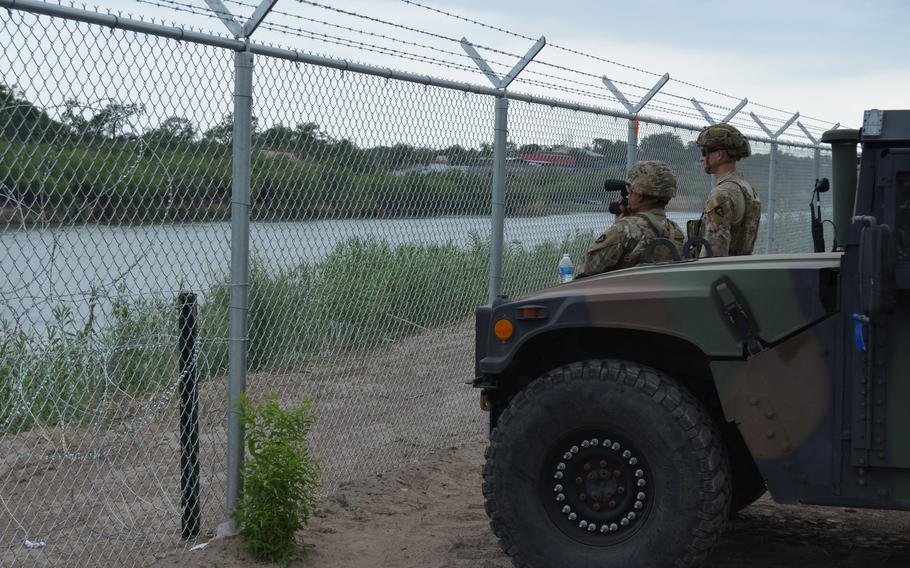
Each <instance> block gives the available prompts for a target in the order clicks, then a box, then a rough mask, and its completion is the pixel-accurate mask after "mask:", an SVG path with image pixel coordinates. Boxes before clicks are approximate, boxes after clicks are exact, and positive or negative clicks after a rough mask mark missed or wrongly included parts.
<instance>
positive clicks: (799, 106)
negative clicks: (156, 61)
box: [84, 0, 910, 136]
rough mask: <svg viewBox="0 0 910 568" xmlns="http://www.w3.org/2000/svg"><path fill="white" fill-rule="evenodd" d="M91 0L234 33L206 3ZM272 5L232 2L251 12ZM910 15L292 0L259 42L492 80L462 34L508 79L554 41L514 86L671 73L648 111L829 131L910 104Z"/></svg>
mask: <svg viewBox="0 0 910 568" xmlns="http://www.w3.org/2000/svg"><path fill="white" fill-rule="evenodd" d="M84 1H85V2H86V3H87V4H88V5H89V6H98V7H100V8H102V9H116V10H127V11H129V12H130V13H131V14H136V15H143V16H152V17H156V18H160V19H163V20H165V21H177V22H180V24H181V25H193V26H195V27H199V28H201V29H203V30H212V31H217V32H221V33H224V29H225V28H224V26H222V25H221V23H220V22H219V21H218V20H216V19H214V18H213V17H212V15H211V13H208V12H209V11H208V8H207V7H206V4H205V0H84ZM259 2H260V0H224V3H225V5H226V6H227V7H228V9H230V10H231V11H232V12H233V13H234V14H236V15H237V16H238V19H240V20H243V19H245V17H246V16H247V15H248V14H250V13H251V12H252V10H253V8H254V7H255V5H258V4H259ZM908 24H910V1H906V0H875V1H866V2H859V1H857V0H798V1H792V0H791V1H789V2H785V1H782V0H764V1H762V2H738V3H737V2H729V1H718V0H686V1H671V0H639V1H638V2H616V1H613V0H574V1H571V2H554V1H552V0H550V1H542V0H498V1H496V2H491V1H490V0H321V1H315V0H312V1H311V0H306V1H303V2H301V1H299V0H278V2H277V4H276V6H275V9H274V11H273V13H272V14H270V16H269V17H268V18H267V19H266V23H265V24H264V25H263V27H261V28H260V29H259V30H258V31H257V32H256V34H255V35H254V40H256V41H260V42H270V43H275V44H279V45H282V46H288V47H292V48H294V49H299V50H305V51H309V52H313V53H318V54H324V55H328V56H331V57H340V58H347V59H351V60H355V61H359V62H365V63H369V64H374V65H381V66H387V67H393V68H396V69H401V70H405V71H411V72H416V73H426V74H431V75H434V76H439V77H445V78H450V79H456V80H459V81H467V82H472V83H476V84H488V82H487V80H486V78H485V77H484V75H483V74H482V73H480V72H479V71H478V70H477V69H476V68H475V67H474V65H473V63H472V62H471V60H470V59H468V58H467V57H466V56H465V54H464V52H463V51H462V49H461V47H460V46H459V44H458V43H457V39H459V38H461V37H466V38H468V39H469V40H470V41H471V42H473V43H474V44H476V45H478V46H481V47H480V49H479V51H480V52H481V54H482V55H483V56H484V57H486V58H488V59H489V60H490V61H491V62H493V63H494V64H498V65H494V69H495V70H497V71H498V72H499V73H500V74H504V73H505V71H506V70H507V69H508V67H509V66H511V65H512V64H513V63H514V61H516V60H517V58H518V56H520V55H522V54H524V53H525V52H526V50H527V49H529V48H530V46H531V45H532V43H533V41H531V40H532V39H534V38H537V37H539V36H546V39H547V43H548V45H547V47H545V48H544V50H543V51H542V52H541V53H540V54H539V55H538V57H537V59H536V60H535V63H533V64H532V65H530V66H529V67H528V68H527V70H526V72H525V73H523V74H522V75H521V77H520V79H519V80H518V81H516V82H515V83H514V84H513V86H512V87H511V88H512V89H514V90H516V91H527V92H534V93H535V94H537V93H540V94H547V95H550V96H552V97H554V98H561V99H572V100H582V101H584V102H588V103H590V104H594V105H597V106H607V107H611V108H616V109H618V110H622V106H621V105H620V104H619V103H618V102H617V101H616V100H615V99H614V98H613V97H612V95H611V94H610V93H609V91H607V89H606V88H605V87H604V86H603V84H602V83H601V82H600V80H599V78H600V77H601V76H608V77H609V78H610V79H611V80H613V81H614V82H616V83H617V84H618V85H619V86H620V89H621V90H622V91H623V92H624V93H626V95H627V96H628V98H629V99H631V100H632V101H633V102H635V101H637V100H638V99H639V98H640V97H641V96H642V95H643V94H644V93H645V92H646V91H647V90H648V89H650V87H651V86H652V85H653V84H654V83H655V82H656V81H657V80H658V78H659V76H660V75H662V74H663V73H669V74H670V76H671V81H670V82H669V83H668V84H667V85H666V86H665V87H664V88H663V89H662V90H661V93H660V95H658V97H655V99H654V102H653V103H652V105H649V107H647V108H646V109H645V110H643V111H642V114H643V115H647V114H648V112H649V111H650V112H651V113H652V115H657V116H660V115H664V116H668V115H669V116H674V115H675V116H676V117H677V118H678V119H679V120H681V121H684V122H687V123H693V122H704V121H703V119H701V118H700V115H699V114H698V113H697V111H695V110H694V108H693V107H692V105H691V103H690V102H689V99H690V98H692V97H694V98H696V99H698V100H699V101H702V102H704V103H705V104H706V108H707V109H708V110H709V112H711V113H712V114H713V115H715V116H717V117H718V118H720V117H722V116H723V115H724V114H725V113H726V111H727V110H729V109H731V108H732V107H734V106H735V105H736V104H737V102H738V101H739V100H740V99H742V98H748V99H749V101H750V103H749V105H747V107H746V108H745V109H744V111H743V113H742V114H741V115H740V117H739V119H740V120H741V121H748V122H750V123H751V119H750V118H749V116H748V112H749V111H753V112H756V114H758V115H760V116H761V117H764V118H765V122H766V123H767V125H768V126H770V127H771V129H772V130H776V128H777V127H778V126H780V125H782V124H783V123H784V122H785V121H786V120H787V118H789V116H791V115H792V114H793V113H794V112H797V111H798V112H800V113H801V118H800V121H801V122H803V123H804V124H805V125H807V126H809V127H810V130H811V131H812V132H814V133H815V134H816V135H818V134H820V132H822V131H823V130H825V129H826V128H828V127H830V126H831V125H832V124H833V123H836V122H839V123H841V124H844V125H848V126H852V127H858V126H859V125H860V123H861V120H862V112H863V110H865V109H868V108H899V107H906V106H907V105H908V102H910V101H908V99H910V97H908V95H907V94H906V93H908V92H910V73H908V71H907V69H906V66H907V61H908V50H910V47H908V43H907V41H906V37H905V36H904V34H906V33H907V30H908V29H910V25H908ZM452 40H456V41H452ZM497 51H499V52H502V53H497ZM792 131H794V132H791V131H788V134H793V135H796V136H801V134H800V133H799V131H798V129H797V127H796V126H795V125H794V126H793V128H792Z"/></svg>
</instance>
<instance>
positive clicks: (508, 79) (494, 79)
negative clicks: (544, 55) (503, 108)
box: [461, 36, 547, 90]
mask: <svg viewBox="0 0 910 568" xmlns="http://www.w3.org/2000/svg"><path fill="white" fill-rule="evenodd" d="M545 45H547V38H546V37H544V36H540V39H538V40H537V42H536V43H535V44H534V45H533V46H531V49H529V50H528V52H527V53H526V54H525V56H524V57H522V58H521V59H519V60H518V63H516V64H515V66H514V67H512V70H511V71H509V72H508V74H506V76H505V77H502V78H500V77H499V76H498V75H497V74H496V72H495V71H493V69H491V68H490V66H489V65H488V64H487V62H486V60H485V59H484V58H483V57H482V56H481V55H480V54H479V53H478V52H477V50H476V49H474V45H473V44H472V43H471V42H470V41H468V38H465V37H463V38H461V48H462V49H463V50H465V53H467V54H468V55H469V56H470V57H471V59H473V60H474V64H475V65H477V67H479V68H480V70H481V71H483V74H484V75H486V76H487V79H489V80H490V83H492V84H493V86H494V87H495V88H497V89H500V90H505V89H506V88H507V87H508V86H509V84H510V83H512V81H514V80H515V78H516V77H518V74H519V73H521V72H522V71H524V68H525V67H527V66H528V64H529V63H531V61H533V60H534V58H535V57H537V54H538V53H540V50H541V49H543V48H544V46H545Z"/></svg>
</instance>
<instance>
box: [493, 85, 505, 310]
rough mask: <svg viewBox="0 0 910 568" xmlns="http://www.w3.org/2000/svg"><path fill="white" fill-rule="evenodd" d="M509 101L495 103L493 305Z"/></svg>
mask: <svg viewBox="0 0 910 568" xmlns="http://www.w3.org/2000/svg"><path fill="white" fill-rule="evenodd" d="M508 120H509V99H508V98H507V97H506V94H505V93H503V94H502V96H501V97H498V98H497V99H496V123H495V126H494V130H495V133H494V137H493V211H492V215H493V225H492V230H493V234H492V250H491V251H490V303H491V304H492V303H493V300H495V299H496V297H497V296H499V295H500V294H501V293H502V248H503V241H504V240H505V217H506V144H507V140H508V132H509V126H508Z"/></svg>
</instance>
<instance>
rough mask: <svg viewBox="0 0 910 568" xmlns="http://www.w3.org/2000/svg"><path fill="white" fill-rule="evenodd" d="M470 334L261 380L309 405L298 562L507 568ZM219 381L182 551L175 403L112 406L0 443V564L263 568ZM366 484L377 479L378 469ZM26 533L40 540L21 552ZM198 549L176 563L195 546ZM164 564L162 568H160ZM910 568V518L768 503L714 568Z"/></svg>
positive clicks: (745, 517)
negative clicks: (239, 493) (197, 526)
mask: <svg viewBox="0 0 910 568" xmlns="http://www.w3.org/2000/svg"><path fill="white" fill-rule="evenodd" d="M472 354H473V330H472V326H471V322H463V323H460V324H457V325H452V326H447V327H443V328H437V329H433V330H429V331H427V332H426V333H423V334H420V335H417V336H415V337H412V338H409V339H408V340H405V341H399V342H395V343H393V344H390V345H388V346H386V347H384V348H380V349H376V350H374V351H372V352H370V353H366V354H359V355H356V356H349V357H338V358H334V359H332V360H327V361H325V362H324V363H323V364H320V365H317V366H313V367H310V368H308V369H305V370H302V371H294V372H288V373H283V374H282V373H269V374H256V375H252V376H251V377H250V380H249V383H248V386H249V389H250V391H251V393H254V394H256V393H259V394H262V393H266V392H270V391H279V392H281V393H282V400H284V401H285V402H286V403H288V404H294V403H295V402H297V401H300V400H303V399H310V400H313V401H315V411H316V413H317V416H318V417H319V421H318V422H317V424H316V427H315V428H314V430H313V431H312V432H311V438H310V439H311V445H312V447H313V449H314V452H315V453H317V454H318V455H319V456H320V459H321V461H322V464H323V467H324V481H325V488H324V492H323V500H322V502H321V504H320V508H319V510H318V512H317V514H316V515H315V516H314V517H313V518H312V519H311V524H310V527H309V528H308V529H307V530H306V531H303V532H302V533H300V535H299V537H300V538H299V541H300V544H301V550H302V551H303V550H306V551H307V554H306V556H305V558H304V559H303V560H301V561H298V562H297V563H296V564H295V565H296V566H298V567H299V566H320V567H328V568H342V567H343V568H383V567H418V566H419V567H427V568H432V567H464V568H467V567H472V568H474V567H480V568H483V567H502V566H509V565H511V563H510V561H509V559H508V558H507V557H506V556H505V555H504V554H503V553H502V552H501V550H500V548H499V545H498V543H497V541H496V539H495V537H494V536H493V534H492V532H491V530H490V528H489V524H488V520H487V516H486V513H485V512H484V509H483V498H482V495H481V489H480V488H481V478H480V468H481V465H482V463H483V452H484V448H485V444H486V441H485V439H484V437H483V424H484V421H485V417H484V415H483V413H481V412H480V410H479V408H478V403H477V393H476V392H475V391H473V389H471V388H470V387H469V386H467V385H466V384H465V381H466V380H468V379H470V378H471V373H472V370H473V359H472ZM225 390H226V389H225V385H224V383H223V382H220V381H213V382H209V383H206V384H204V385H201V387H200V393H199V398H200V439H201V443H202V455H201V462H202V472H201V473H202V490H203V493H202V527H203V528H202V534H201V535H200V538H199V539H197V540H195V541H190V542H186V541H182V540H180V538H179V520H180V505H179V460H178V456H179V443H178V433H177V430H176V424H177V423H178V421H177V414H176V404H174V401H173V400H164V399H162V401H163V402H166V403H167V404H166V405H163V406H161V408H157V406H159V405H157V404H154V403H155V402H156V401H154V400H153V401H147V402H144V403H143V405H152V404H154V406H155V407H156V408H155V411H154V412H151V411H144V410H143V408H142V406H143V405H139V403H138V402H137V403H136V405H135V406H119V407H116V408H117V410H118V412H119V413H120V414H118V416H123V418H119V419H118V422H117V424H118V426H117V427H116V428H114V429H111V430H92V429H81V428H76V427H74V426H72V425H70V426H67V427H55V428H50V429H36V430H34V431H32V432H29V433H25V434H19V435H15V436H5V437H0V566H19V565H25V566H64V565H92V566H103V565H110V566H122V565H130V566H133V565H140V566H155V567H157V568H162V567H176V566H196V567H202V566H224V567H227V568H232V567H239V566H261V565H259V564H256V563H255V562H253V561H252V560H251V559H250V558H249V557H248V556H246V555H245V553H244V552H243V551H242V550H241V547H240V545H239V543H238V541H237V539H227V540H221V541H211V536H212V534H214V530H215V527H216V526H217V524H218V523H219V522H220V521H221V519H222V518H223V513H224V506H223V502H224V501H223V498H224V481H225V475H226V474H225V465H224V463H225V450H226V447H225V426H224V424H225V407H226V401H225V394H224V393H225ZM376 472H383V473H381V474H377V473H376ZM25 538H28V539H30V540H31V541H42V542H46V543H47V545H46V546H44V547H42V548H39V549H34V550H30V549H28V548H26V547H25V546H24V545H23V540H24V539H25ZM207 542H208V545H207V546H206V547H205V548H204V549H202V550H196V551H186V549H187V548H189V547H190V546H192V545H194V544H197V543H200V544H201V543H207ZM162 557H165V558H164V559H163V560H162V559H161V558H162ZM787 564H789V565H792V566H794V567H808V568H821V567H826V568H828V567H835V568H838V567H865V566H869V567H872V566H874V567H876V568H897V567H901V568H906V567H908V566H910V513H903V512H882V511H856V510H849V509H826V508H814V507H801V508H797V507H783V506H779V505H775V504H773V503H771V502H770V501H767V500H764V501H760V502H759V503H757V504H755V505H754V506H753V507H750V508H749V509H747V510H746V511H744V512H743V513H742V514H740V515H739V516H738V517H737V518H736V519H735V520H734V521H733V522H732V524H731V525H730V527H729V530H728V531H727V533H726V536H725V537H724V539H723V541H722V542H721V544H720V546H719V547H718V548H717V551H716V553H715V555H714V557H713V558H712V561H711V564H710V565H709V566H711V567H721V566H724V567H743V568H757V567H769V566H784V565H787Z"/></svg>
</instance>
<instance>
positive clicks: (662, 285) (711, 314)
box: [514, 253, 842, 357]
mask: <svg viewBox="0 0 910 568" xmlns="http://www.w3.org/2000/svg"><path fill="white" fill-rule="evenodd" d="M841 256H842V253H806V254H780V255H761V256H741V257H724V258H707V259H698V260H693V261H685V262H674V263H666V264H655V265H645V266H639V267H635V268H629V269H624V270H618V271H615V272H610V273H606V274H602V275H597V276H593V277H588V278H583V279H580V280H577V281H574V282H571V283H568V284H563V285H560V286H556V287H554V288H549V289H546V290H542V291H540V292H537V293H535V294H531V295H528V296H524V297H522V298H519V299H517V300H515V301H514V303H516V304H543V305H548V306H551V312H552V313H553V314H554V318H553V320H552V321H551V322H550V323H551V325H554V326H558V327H574V326H594V327H610V328H628V329H636V330H643V331H652V332H658V333H664V334H669V335H673V336H676V337H679V338H682V339H685V340H687V341H689V342H691V343H693V344H695V345H697V346H698V347H699V348H701V349H702V351H703V352H705V353H706V354H708V355H711V356H715V357H737V356H741V355H742V342H741V341H740V340H739V339H738V338H737V334H736V333H735V330H734V329H733V328H732V326H731V325H730V323H729V321H728V319H727V317H726V316H725V314H724V312H723V309H722V308H721V306H720V302H719V300H718V298H717V292H716V291H715V287H716V285H717V283H718V282H719V281H721V280H722V279H726V281H727V282H732V283H733V285H734V287H735V289H736V290H737V291H738V296H739V298H740V299H741V300H742V303H743V304H745V307H746V308H747V310H748V312H749V313H750V314H751V316H752V317H753V318H754V322H755V325H756V327H757V330H758V335H759V336H760V338H761V339H762V340H763V341H764V342H766V343H768V344H774V343H777V342H780V341H782V340H784V339H785V338H787V337H789V336H791V335H793V334H795V333H797V332H798V331H799V330H801V329H804V328H805V327H807V326H809V325H811V324H812V323H814V322H816V321H819V320H820V319H822V318H824V317H826V315H828V314H830V312H831V310H832V309H833V308H832V306H831V305H830V304H831V302H829V301H826V297H829V294H830V290H829V289H830V288H831V287H832V284H831V282H832V273H834V274H835V282H836V272H837V269H838V268H839V267H840V261H841ZM833 285H836V284H833ZM832 297H836V296H832Z"/></svg>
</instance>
